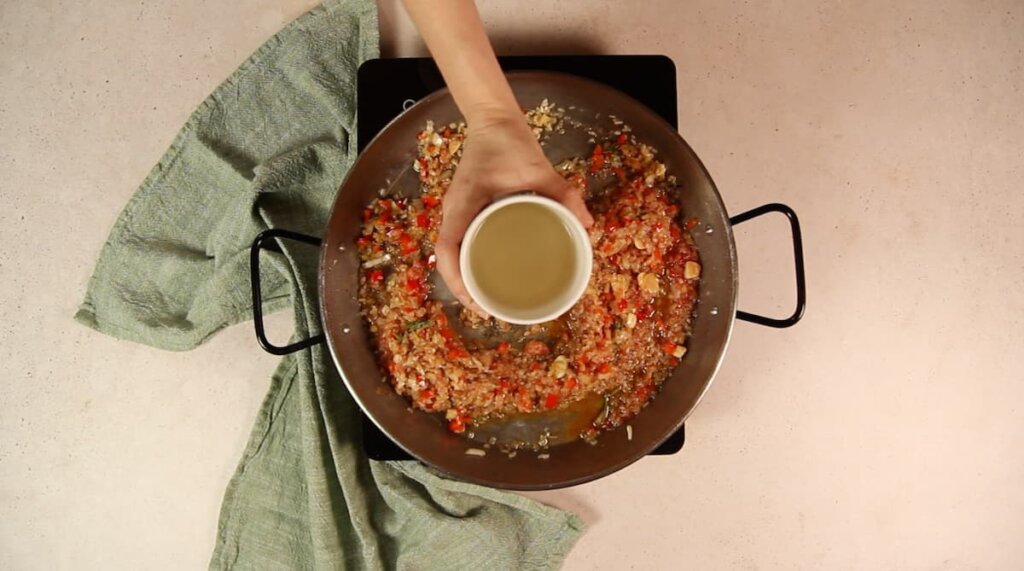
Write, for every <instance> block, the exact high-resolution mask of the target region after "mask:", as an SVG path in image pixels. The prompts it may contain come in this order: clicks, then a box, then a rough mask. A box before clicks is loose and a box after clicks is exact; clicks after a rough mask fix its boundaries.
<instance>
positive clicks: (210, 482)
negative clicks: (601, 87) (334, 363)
mask: <svg viewBox="0 0 1024 571" xmlns="http://www.w3.org/2000/svg"><path fill="white" fill-rule="evenodd" d="M481 2H482V4H483V7H482V12H483V14H484V18H485V20H486V22H487V24H488V26H489V28H490V30H491V32H492V35H493V37H494V38H495V39H496V43H497V44H498V46H499V49H502V50H504V51H506V52H509V51H512V52H518V53H525V52H530V51H532V52H545V53H552V52H555V53H557V52H579V51H586V52H594V51H599V52H603V53H665V54H668V55H669V56H670V57H672V59H673V60H674V61H675V62H676V64H677V69H678V75H679V93H680V99H679V118H680V121H679V123H680V126H681V130H682V132H683V133H684V135H685V136H686V139H687V140H688V141H689V142H690V143H691V144H692V145H693V147H694V149H695V150H696V151H697V153H698V154H699V155H700V157H701V159H703V160H704V162H705V163H706V164H707V166H708V168H709V170H710V171H711V173H712V176H713V177H714V178H715V182H716V183H717V184H718V186H719V188H720V189H721V191H722V194H723V197H724V199H725V202H726V205H727V206H728V208H729V210H730V212H733V213H736V212H740V211H743V210H745V209H747V208H750V207H753V206H756V205H758V204H761V203H763V202H766V201H771V200H778V201H780V202H785V203H788V204H790V205H792V206H793V207H794V208H795V209H796V210H797V212H798V213H799V214H800V216H801V222H802V224H803V229H804V234H805V254H806V258H807V271H808V290H809V307H808V312H807V317H806V318H805V319H804V321H803V322H801V323H800V324H799V325H798V326H797V327H795V328H793V329H791V330H788V331H782V332H779V331H771V330H767V329H764V328H760V327H756V326H753V325H749V324H743V323H738V324H737V326H736V330H735V334H734V336H733V340H732V343H731V345H730V348H729V353H728V358H727V359H726V362H725V366H724V367H723V369H722V371H721V373H720V374H719V376H718V377H717V379H716V381H715V383H714V385H713V387H712V389H711V391H710V392H709V393H708V396H707V398H706V399H705V400H704V402H703V403H702V404H701V406H700V407H698V408H697V410H696V412H695V413H694V415H693V416H692V417H691V418H690V419H689V420H688V422H687V436H688V442H687V444H686V447H685V450H684V451H683V452H682V453H680V454H677V455H673V456H665V457H652V458H645V459H643V460H641V461H639V462H638V463H636V464H635V465H633V466H631V467H630V468H629V469H627V470H624V471H622V472H620V473H617V474H614V475H612V476H610V477H609V478H606V479H604V480H601V481H598V482H594V483H592V484H587V485H585V486H582V487H578V488H573V489H569V490H562V491H557V492H550V493H543V494H532V495H534V496H535V497H540V498H542V499H543V500H545V501H548V502H551V503H555V504H557V505H561V506H564V507H568V508H571V509H573V510H575V511H577V513H580V514H581V515H582V517H583V518H584V519H585V520H586V521H587V522H588V524H589V529H588V531H587V533H586V534H585V535H584V537H583V538H582V539H581V541H580V542H579V543H578V544H577V546H576V547H575V549H574V550H573V551H572V553H571V554H570V555H569V559H568V560H567V562H566V565H565V569H568V570H576V569H621V568H630V567H635V568H637V569H672V568H681V567H685V568H695V569H735V568H739V569H746V568H759V569H899V570H903V569H972V568H981V569H1016V568H1019V567H1020V562H1021V561H1022V560H1024V547H1022V546H1021V544H1020V542H1019V536H1020V530H1021V529H1022V527H1024V489H1021V486H1020V482H1021V481H1024V459H1022V455H1021V454H1020V453H1019V450H1017V448H1018V447H1019V443H1020V442H1022V441H1024V420H1022V416H1021V404H1020V403H1021V402H1022V401H1024V383H1021V382H1020V379H1021V373H1020V371H1021V370H1024V355H1022V354H1021V352H1020V351H1019V348H1020V347H1021V346H1024V333H1022V327H1024V323H1022V319H1024V291H1022V290H1021V288H1020V287H1019V284H1020V283H1021V282H1022V281H1024V257H1022V256H1024V247H1022V244H1024V195H1022V194H1021V193H1020V181H1021V179H1022V175H1024V156H1022V154H1021V149H1022V148H1024V115H1022V114H1021V105H1020V101H1021V97H1022V96H1021V94H1022V92H1024V68H1022V67H1021V65H1020V63H1021V61H1022V57H1024V6H1022V5H1021V4H1020V2H1016V1H1013V0H1007V1H1004V2H968V1H967V0H960V1H956V2H953V1H945V2H924V1H920V0H911V1H908V2H903V3H890V2H862V3H853V4H837V5H828V4H822V3H820V2H809V1H801V2H795V3H788V4H787V5H786V9H785V10H778V9H777V8H776V7H773V6H768V5H765V6H763V7H761V5H759V4H757V3H749V4H744V3H742V2H726V3H721V2H710V1H698V2H690V3H686V4H685V6H684V5H680V4H679V3H677V2H670V1H668V0H657V1H652V2H645V3H625V2H601V3H594V2H583V1H569V2H561V3H541V2H529V3H526V2H520V1H516V2H508V1H506V2H492V1H490V0H481ZM311 4H312V3H308V2H307V3H303V2H294V1H290V0H285V1H282V0H274V1H270V0H252V1H248V0H247V1H245V2H240V3H239V2H234V3H208V2H207V3H204V2H195V1H193V0H185V1H180V2H167V1H164V0H147V1H146V2H145V4H138V3H125V2H115V3H103V4H97V3H79V4H76V3H70V4H67V3H65V4H60V5H58V3H57V2H52V1H42V2H33V3H8V4H5V5H4V6H3V8H0V14H2V16H0V28H2V31H3V33H2V34H0V46H2V47H3V49H2V50H0V139H2V140H0V166H2V168H3V172H4V176H3V177H2V178H0V196H2V197H3V198H4V199H5V208H4V209H3V210H2V211H0V222H2V225H0V228H2V230H0V232H2V233H3V242H4V244H5V245H6V248H5V249H4V250H3V251H2V252H0V272H2V274H3V280H2V281H0V299H3V302H4V303H3V304H2V305H0V317H2V322H3V326H2V327H0V340H2V343H0V347H2V349H0V351H2V354H0V357H2V361H3V362H4V363H6V364H7V367H8V368H7V375H6V384H5V391H4V397H3V403H4V409H3V413H2V414H0V498H2V501H0V568H4V569H25V568H43V567H47V568H52V567H55V568H74V569H110V568H147V569H182V568H200V567H203V566H205V565H206V564H207V562H208V559H209V555H210V551H211V549H212V546H213V541H214V534H215V529H216V521H217V515H218V511H219V508H220V502H221V499H222V496H223V493H224V486H225V485H226V484H227V482H228V479H229V478H230V475H231V473H232V472H233V471H234V469H235V467H236V465H237V462H238V459H239V458H240V456H241V453H242V449H243V447H244V444H245V442H246V439H247V437H248V434H249V430H250V428H251V427H252V421H253V418H254V417H255V413H256V410H257V409H258V407H259V406H260V403H261V401H262V398H263V396H264V394H265V391H266V388H267V387H266V383H267V379H269V378H270V373H271V371H272V370H273V367H274V365H275V363H276V362H277V359H276V358H275V357H272V356H270V355H266V354H263V353H262V351H259V350H258V349H257V348H256V346H255V340H254V339H253V334H252V330H251V326H250V325H249V324H244V325H241V326H238V327H233V328H231V329H229V330H227V331H225V332H224V333H223V334H220V335H218V336H217V337H215V338H214V339H212V340H211V341H210V342H209V343H208V344H207V345H206V346H205V347H203V348H201V349H199V350H197V351H193V352H189V353H164V352H158V351H155V350H153V349H150V348H148V347H142V346H137V345H132V344H130V343H125V342H121V341H117V340H114V339H110V338H108V337H105V336H102V335H99V334H96V333H94V332H92V331H89V330H87V329H85V328H83V327H81V326H79V325H77V324H74V323H73V322H72V320H71V316H72V315H73V313H74V310H75V308H76V306H77V304H78V302H79V300H80V298H81V295H82V293H83V291H84V289H85V282H86V279H87V278H88V276H89V274H90V272H91V271H92V268H93V264H94V262H95V258H96V255H97V254H98V252H99V248H100V246H101V244H102V241H103V239H104V238H105V237H106V235H107V233H108V231H109V229H110V225H111V224H112V223H113V221H114V219H115V217H116V216H117V214H118V212H119V211H120V209H121V208H122V207H123V205H124V204H125V202H126V201H127V200H128V198H129V197H130V196H131V194H132V192H133V191H134V189H135V187H136V185H137V184H138V183H139V182H140V181H141V180H142V178H143V177H144V176H145V174H146V173H147V172H148V170H149V169H150V167H151V166H152V165H153V163H154V162H155V161H156V160H157V159H158V158H159V157H160V155H161V153H162V152H163V151H164V149H165V148H166V146H167V145H168V144H170V142H171V141H172V139H173V137H174V134H175V133H176V131H177V129H178V127H180V125H181V124H182V123H183V122H184V121H185V120H186V119H187V117H188V115H189V113H190V112H191V111H192V109H193V108H194V107H195V105H197V104H198V103H199V102H200V101H201V100H202V98H203V97H204V96H205V95H206V94H207V93H208V92H209V91H210V90H211V89H212V88H213V87H214V86H215V85H217V84H218V83H219V82H220V81H221V80H222V79H223V78H224V77H226V76H227V75H228V73H230V72H231V71H232V70H233V69H234V68H235V67H236V66H237V65H238V63H240V62H241V61H242V60H243V59H244V58H245V57H247V56H248V55H249V53H250V52H251V51H252V50H253V49H255V48H256V47H257V46H259V44H260V43H261V42H263V41H264V40H265V39H266V38H268V37H269V36H270V35H271V34H273V33H274V32H275V31H277V30H278V29H279V28H280V27H281V25H283V24H284V23H285V22H286V21H288V20H290V19H291V18H293V17H295V16H297V15H298V14H299V13H300V12H302V11H303V10H304V9H305V8H307V7H309V6H310V5H311ZM384 8H385V11H384V13H383V14H382V22H383V25H384V38H383V40H384V44H385V48H386V49H387V50H389V52H388V53H390V54H393V55H416V54H421V53H422V50H421V48H420V45H419V42H418V40H416V39H415V38H414V36H413V35H412V31H411V28H410V27H409V25H408V23H407V22H406V20H405V19H404V16H402V17H399V16H398V12H397V5H396V4H393V3H392V2H391V1H387V2H385V5H384ZM125 46H131V49H125ZM786 240H787V228H786V226H785V224H784V222H783V221H782V220H781V219H779V220H764V221H758V222H751V223H750V225H749V227H746V226H744V227H741V229H739V230H738V231H737V242H738V248H739V258H740V263H741V266H740V275H741V283H742V287H741V291H740V307H741V308H743V309H746V310H749V311H763V312H766V313H775V314H783V313H785V312H786V311H787V310H788V309H789V308H790V307H791V306H792V303H793V299H792V295H793V294H792V292H793V288H792V267H791V262H790V255H791V253H790V250H789V248H788V247H787V246H784V244H786V243H787V242H786ZM289 322H290V316H288V315H286V314H278V315H275V316H274V318H273V319H272V320H271V324H270V325H271V328H272V332H276V335H275V336H274V339H275V340H277V341H281V340H283V339H284V338H285V337H286V335H287V324H288V323H289ZM213 379H216V382H214V381H213Z"/></svg>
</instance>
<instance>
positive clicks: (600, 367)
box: [596, 363, 612, 375]
mask: <svg viewBox="0 0 1024 571" xmlns="http://www.w3.org/2000/svg"><path fill="white" fill-rule="evenodd" d="M596 370H597V374H598V375H603V374H605V373H607V372H609V371H611V370H612V366H611V365H609V364H608V363H601V364H600V365H598V366H597V369H596Z"/></svg>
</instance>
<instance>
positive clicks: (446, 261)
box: [434, 230, 490, 319]
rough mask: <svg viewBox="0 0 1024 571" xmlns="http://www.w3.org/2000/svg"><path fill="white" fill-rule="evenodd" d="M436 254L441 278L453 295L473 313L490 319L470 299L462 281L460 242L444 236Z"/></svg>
mask: <svg viewBox="0 0 1024 571" xmlns="http://www.w3.org/2000/svg"><path fill="white" fill-rule="evenodd" d="M442 231H443V230H442ZM434 253H435V254H436V255H437V271H438V272H440V273H441V278H443V279H444V283H445V284H447V285H448V289H449V290H451V292H452V295H454V296H455V298H456V299H458V300H459V303H461V304H462V305H464V306H466V307H468V308H469V309H470V311H472V312H473V313H476V314H477V315H479V316H480V317H483V318H484V319H487V318H489V317H490V315H489V314H488V313H487V312H486V311H484V309H483V308H482V307H480V306H479V305H477V303H476V302H475V301H473V298H472V297H470V295H469V290H467V289H466V284H465V282H463V281H462V270H461V269H460V268H459V242H457V241H455V240H453V239H452V238H451V235H449V236H448V237H445V236H442V237H440V238H438V240H437V245H436V246H435V247H434Z"/></svg>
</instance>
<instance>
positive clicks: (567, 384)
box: [565, 377, 577, 391]
mask: <svg viewBox="0 0 1024 571" xmlns="http://www.w3.org/2000/svg"><path fill="white" fill-rule="evenodd" d="M576 383H577V381H576V377H569V380H567V381H565V388H566V390H570V391H571V390H573V389H575V388H576Z"/></svg>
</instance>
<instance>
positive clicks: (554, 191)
mask: <svg viewBox="0 0 1024 571" xmlns="http://www.w3.org/2000/svg"><path fill="white" fill-rule="evenodd" d="M533 190H535V191H536V192H537V193H538V194H542V195H544V196H547V197H548V198H553V199H555V200H557V201H558V202H561V203H562V205H564V206H565V207H566V208H568V209H569V211H570V212H572V213H573V214H575V215H576V218H578V219H579V221H580V222H581V223H582V224H583V227H584V228H590V227H591V226H592V225H593V224H594V217H593V216H591V215H590V211H589V210H587V204H586V203H585V202H584V201H583V193H582V192H580V190H579V189H578V188H576V187H575V186H573V185H572V184H570V183H569V182H568V181H566V180H565V179H564V178H562V177H560V176H558V175H557V174H555V173H554V172H552V176H551V177H549V178H546V179H545V180H544V182H543V183H542V184H539V185H537V188H535V189H533Z"/></svg>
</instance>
